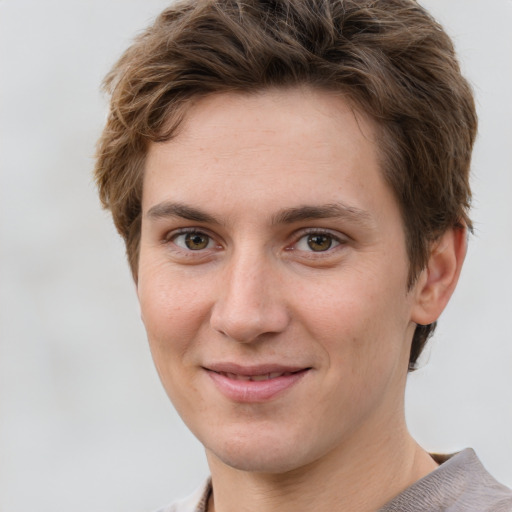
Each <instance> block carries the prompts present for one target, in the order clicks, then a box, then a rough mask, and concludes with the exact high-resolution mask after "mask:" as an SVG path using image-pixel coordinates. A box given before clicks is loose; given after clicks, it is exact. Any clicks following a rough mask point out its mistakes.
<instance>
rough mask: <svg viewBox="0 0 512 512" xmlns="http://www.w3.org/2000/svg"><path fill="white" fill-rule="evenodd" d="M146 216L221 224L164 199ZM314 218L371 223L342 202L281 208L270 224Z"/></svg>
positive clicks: (364, 214) (370, 219) (156, 218)
mask: <svg viewBox="0 0 512 512" xmlns="http://www.w3.org/2000/svg"><path fill="white" fill-rule="evenodd" d="M146 216H147V217H149V218H152V219H155V220H158V219H165V218H168V217H176V218H181V219H186V220H190V221H193V222H204V223H208V224H217V225H220V224H222V223H221V222H220V221H219V220H218V219H216V218H215V217H214V216H213V215H210V214H209V213H206V212H205V211H203V210H200V209H198V208H194V207H193V206H189V205H185V204H183V203H173V202H170V201H164V202H162V203H159V204H156V205H155V206H152V207H151V208H150V209H149V210H148V211H147V213H146ZM315 219H342V220H346V221H348V222H351V223H354V224H359V225H361V226H366V227H369V226H371V225H373V224H374V223H373V220H372V217H371V215H370V214H369V213H368V212H367V211H365V210H361V209H359V208H355V207H353V206H347V205H344V204H342V203H331V204H325V205H315V206H309V205H304V206H298V207H294V208H286V209H284V210H281V211H280V212H278V213H277V214H275V215H274V216H273V217H272V221H271V222H272V224H273V225H277V224H293V223H295V222H301V221H308V220H315Z"/></svg>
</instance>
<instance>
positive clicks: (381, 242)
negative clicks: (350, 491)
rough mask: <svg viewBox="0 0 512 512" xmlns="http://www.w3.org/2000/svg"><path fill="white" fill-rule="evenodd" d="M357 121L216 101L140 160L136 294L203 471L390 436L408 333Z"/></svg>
mask: <svg viewBox="0 0 512 512" xmlns="http://www.w3.org/2000/svg"><path fill="white" fill-rule="evenodd" d="M375 139H376V135H375V129H374V126H373V124H372V122H371V121H370V120H369V119H366V118H365V117H364V116H362V115H361V114H358V113H355V112H354V111H353V110H352V109H351V108H350V106H349V105H348V104H347V103H346V102H345V101H344V100H343V99H342V98H340V97H339V96H334V95H332V94H330V93H327V92H320V91H313V90H308V89H292V90H275V91H273V90H272V91H266V92H263V93H260V94H258V95H235V94H219V95H212V96H211V97H208V98H204V99H201V100H199V101H198V102H197V103H195V104H194V105H193V106H192V107H191V109H190V111H189V112H188V115H187V117H186V119H185V121H184V124H183V125H182V126H181V128H180V130H179V133H178V134H177V136H176V137H175V138H174V139H173V140H171V141H169V142H165V143H159V144H153V145H152V146H151V148H150V150H149V154H148V158H147V165H146V169H145V176H144V193H143V205H142V206H143V218H142V233H141V246H140V261H139V280H138V296H139V300H140V305H141V311H142V317H143V321H144V324H145V326H146V329H147V333H148V338H149V343H150V347H151V351H152V355H153V358H154V361H155V364H156V367H157V370H158V373H159V375H160V378H161V380H162V383H163V385H164V387H165V389H166V391H167V393H168V395H169V397H170V398H171V400H172V402H173V403H174V405H175V407H176V409H177V410H178V412H179V413H180V415H181V416H182V418H183V420H184V421H185V423H186V424H187V425H188V427H189V428H190V429H191V430H192V432H193V433H194V434H195V435H196V436H197V437H198V438H199V440H200V441H201V442H202V443H203V444H204V446H205V447H206V450H207V454H208V456H209V459H210V461H211V460H215V461H218V462H220V463H222V464H227V465H229V466H231V467H235V468H240V469H244V470H249V471H263V472H274V473H275V472H284V471H288V470H292V469H295V468H299V467H303V466H306V465H307V464H310V463H314V462H315V461H318V460H322V459H325V458H328V457H331V456H335V455H336V454H338V453H341V451H344V453H347V451H350V450H352V449H353V450H356V449H359V448H360V447H361V446H362V445H364V444H366V446H368V445H369V444H370V445H371V444H372V443H373V442H378V440H379V439H382V438H385V437H386V436H389V435H393V431H394V430H395V429H396V428H398V425H399V424H400V423H401V422H402V421H403V390H404V386H405V376H406V371H407V363H408V356H409V348H410V342H411V338H412V335H413V331H414V327H415V324H414V322H413V316H414V308H415V300H414V296H415V295H414V290H413V291H410V292H408V291H407V275H408V260H407V254H406V248H405V238H404V229H403V222H402V220H401V216H400V212H399V208H398V205H397V203H396V201H395V199H394V197H393V194H392V192H391V190H390V189H389V188H388V186H387V185H386V184H385V182H384V180H383V178H382V175H381V170H380V166H379V158H378V154H377V150H376V143H375Z"/></svg>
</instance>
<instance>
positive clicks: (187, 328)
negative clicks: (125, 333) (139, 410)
mask: <svg viewBox="0 0 512 512" xmlns="http://www.w3.org/2000/svg"><path fill="white" fill-rule="evenodd" d="M137 292H138V297H139V302H140V308H141V314H142V320H143V322H144V326H145V328H146V331H147V335H148V340H149V344H150V348H151V352H152V354H153V359H154V360H155V365H156V366H157V369H158V372H159V373H160V374H161V373H162V371H165V368H164V367H163V365H165V367H168V366H169V365H176V364H177V363H183V358H184V357H185V356H186V354H187V352H188V351H189V349H190V348H191V345H192V344H193V340H194V339H195V338H196V334H197V332H198V330H199V329H200V328H201V325H202V323H203V320H204V318H205V317H206V315H207V313H208V307H207V305H206V302H207V301H206V299H205V297H204V295H203V294H201V293H198V290H197V286H194V282H193V281H192V282H191V281H190V280H188V279H186V278H184V276H183V275H179V273H171V272H169V271H168V269H165V268H163V266H155V267H153V268H150V267H146V268H142V271H141V272H140V274H139V282H138V290H137ZM161 376H162V375H161Z"/></svg>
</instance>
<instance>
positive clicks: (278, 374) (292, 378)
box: [204, 365, 311, 403]
mask: <svg viewBox="0 0 512 512" xmlns="http://www.w3.org/2000/svg"><path fill="white" fill-rule="evenodd" d="M204 369H205V370H206V372H207V374H208V376H209V377H210V379H211V380H212V381H213V383H214V385H215V388H216V389H217V391H220V393H221V394H222V395H223V396H224V397H225V398H228V399H229V400H230V401H233V402H239V403H251V402H253V403H262V402H266V401H269V400H273V399H275V398H277V397H278V396H281V395H282V394H284V393H285V392H286V391H289V390H291V389H292V388H293V387H295V386H296V385H297V384H298V383H299V382H300V381H301V380H302V378H303V377H304V376H305V375H306V374H308V373H309V370H311V368H283V367H281V368H275V367H274V368H269V367H252V368H247V367H245V368H244V367H239V366H236V367H235V365H213V367H209V368H204Z"/></svg>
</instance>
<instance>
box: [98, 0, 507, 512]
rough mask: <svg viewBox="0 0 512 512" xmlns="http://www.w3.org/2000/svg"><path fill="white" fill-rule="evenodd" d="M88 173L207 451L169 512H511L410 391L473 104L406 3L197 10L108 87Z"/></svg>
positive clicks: (163, 371) (312, 0) (449, 259)
mask: <svg viewBox="0 0 512 512" xmlns="http://www.w3.org/2000/svg"><path fill="white" fill-rule="evenodd" d="M106 85H107V88H108V90H109V91H110V93H111V94H112V101H111V112H110V116H109V119H108V122H107V126H106V128H105V131H104V133H103V136H102V138H101V140H100V142H99V148H98V161H97V167H96V178H97V182H98V185H99V190H100V196H101V199H102V201H103V203H104V205H105V206H106V207H108V208H110V209H111V211H112V214H113V217H114V221H115V223H116V226H117V228H118V230H119V232H120V233H121V235H122V236H123V237H124V240H125V242H126V247H127V253H128V258H129V262H130V265H131V269H132V273H133V276H134V279H135V281H136V284H137V293H138V297H139V300H140V304H141V311H142V317H143V321H144V324H145V326H146V330H147V333H148V339H149V343H150V347H151V351H152V354H153V358H154V361H155V364H156V367H157V370H158V373H159V375H160V378H161V380H162V383H163V385H164V387H165V389H166V391H167V393H168V395H169V397H170V398H171V400H172V402H173V404H174V406H175V407H176V409H177V410H178V412H179V413H180V415H181V416H182V418H183V420H184V421H185V423H186V424H187V425H188V427H189V428H190V429H191V431H192V432H193V433H194V434H195V435H196V436H197V437H198V439H199V440H200V441H201V443H202V444H203V445H204V446H205V450H206V455H207V459H208V463H209V467H210V470H211V481H209V482H208V483H207V484H206V486H205V487H204V488H203V489H200V490H199V491H198V494H197V495H195V496H193V497H191V498H190V499H188V500H186V501H184V502H181V503H178V504H175V505H172V506H171V507H170V508H168V509H165V510H167V511H180V512H181V511H186V512H189V511H209V512H212V511H216V512H231V511H235V510H236V511H247V512H253V511H261V512H266V511H278V510H279V511H292V510H293V511H295V512H297V511H299V512H300V511H306V510H307V511H309V510H315V511H320V512H322V511H327V510H329V511H332V510H337V511H351V512H354V511H359V512H363V511H368V512H370V511H376V510H383V511H395V510H403V511H425V510H429V511H430V510H453V511H462V510H464V511H468V510H469V511H484V510H489V511H491V510H492V511H510V510H512V493H511V492H510V491H509V490H508V489H506V488H505V487H503V486H501V485H500V484H498V483H497V482H496V481H495V480H494V479H493V478H492V477H491V476H490V475H488V474H487V473H486V471H485V470H484V468H483V467H482V466H481V464H480V463H479V461H478V459H477V458H476V456H475V454H474V453H473V452H472V451H471V450H467V451H464V452H461V453H459V454H457V455H454V456H453V457H451V458H450V457H440V456H433V455H430V454H428V453H427V452H425V451H424V450H423V449H422V448H421V447H420V446H418V444H417V443H416V442H415V441H414V440H413V439H412V437H411V436H410V434H409V433H408V430H407V427H406V424H405V415H404V390H405V383H406V376H407V372H408V370H412V369H414V367H415V364H416V361H417V358H418V356H419V354H420V353H421V351H422V348H423V346H424V345H425V342H426V341H427V339H428V337H429V336H430V335H431V333H432V332H433V329H434V327H435V322H436V320H437V318H438V317H439V315H440V314H441V312H442V311H443V309H444V307H445V306H446V304H447V302H448V300H449V299H450V296H451V294H452V292H453V290H454V288H455V286H456V283H457V280H458V276H459V273H460V270H461V266H462V263H463V260H464V256H465V252H466V238H467V231H468V230H470V229H471V221H470V220H469V217H468V208H469V203H470V188H469V183H468V176H469V164H470V154H471V149H472V145H473V141H474V138H475V133H476V115H475V111H474V104H473V98H472V94H471V91H470V89H469V87H468V85H467V83H466V81H465V80H464V78H463V77H462V76H461V75H460V71H459V67H458V64H457V61H456V58H455V55H454V52H453V47H452V44H451V42H450V40H449V38H448V36H447V35H446V34H445V33H444V31H443V30H442V29H441V27H440V26H439V25H438V24H437V23H436V22H435V21H434V20H433V19H432V18H431V17H430V16H429V15H428V14H427V13H426V12H425V11H424V10H423V9H422V8H421V7H420V6H419V5H418V4H417V3H416V2H414V1H413V0H386V1H384V0H382V1H378V0H372V1H370V0H360V1H355V0H330V1H327V0H293V1H292V0H288V1H285V0H282V1H277V2H269V1H262V0H260V1H257V0H246V1H244V2H241V1H236V0H217V1H212V0H210V1H187V2H181V3H178V4H176V5H174V6H173V7H171V8H169V9H168V10H166V11H164V12H163V13H162V14H161V15H160V17H159V18H158V19H157V20H156V22H155V23H154V25H153V26H151V27H150V28H149V29H148V30H147V31H146V33H145V34H143V35H142V36H141V37H140V38H139V40H138V41H136V42H135V44H134V45H133V46H132V47H130V48H129V49H128V50H127V52H126V53H125V54H124V56H123V57H122V58H121V59H120V61H119V62H118V63H117V65H116V66H115V67H114V69H113V70H112V72H111V74H110V75H109V76H108V77H107V81H106Z"/></svg>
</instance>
